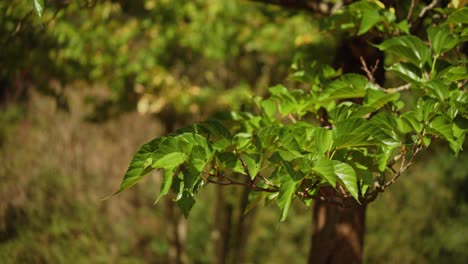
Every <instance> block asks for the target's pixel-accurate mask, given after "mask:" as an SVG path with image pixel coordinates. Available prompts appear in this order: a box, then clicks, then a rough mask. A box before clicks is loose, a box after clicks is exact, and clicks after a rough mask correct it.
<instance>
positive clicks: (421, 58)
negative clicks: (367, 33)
mask: <svg viewBox="0 0 468 264" xmlns="http://www.w3.org/2000/svg"><path fill="white" fill-rule="evenodd" d="M375 46H376V47H377V48H379V49H380V50H383V51H388V52H390V53H393V54H395V55H397V56H400V57H403V58H406V59H408V60H409V61H410V62H411V63H413V64H414V65H416V66H418V67H421V68H422V67H423V65H424V64H425V63H426V62H428V60H429V58H430V55H431V51H430V50H429V48H428V47H427V46H426V45H425V44H424V42H423V41H422V40H421V39H419V38H417V37H415V36H400V37H394V38H391V39H387V40H385V41H384V42H382V43H381V44H379V45H375Z"/></svg>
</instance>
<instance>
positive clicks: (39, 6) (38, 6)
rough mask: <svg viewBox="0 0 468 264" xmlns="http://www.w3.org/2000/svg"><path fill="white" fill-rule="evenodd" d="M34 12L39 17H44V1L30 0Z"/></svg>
mask: <svg viewBox="0 0 468 264" xmlns="http://www.w3.org/2000/svg"><path fill="white" fill-rule="evenodd" d="M29 2H30V4H31V5H32V7H33V9H34V11H35V12H36V14H37V15H38V16H39V17H42V12H43V11H44V0H29Z"/></svg>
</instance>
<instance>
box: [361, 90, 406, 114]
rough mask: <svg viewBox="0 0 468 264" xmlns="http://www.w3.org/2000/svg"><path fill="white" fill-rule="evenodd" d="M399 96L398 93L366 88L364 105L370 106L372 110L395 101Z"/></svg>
mask: <svg viewBox="0 0 468 264" xmlns="http://www.w3.org/2000/svg"><path fill="white" fill-rule="evenodd" d="M399 98H400V94H399V93H385V92H384V91H381V90H371V89H369V90H367V91H366V97H365V98H364V105H365V106H368V107H370V108H372V109H373V110H374V111H375V110H378V109H380V108H382V107H383V106H384V105H386V104H388V103H390V102H395V101H396V100H398V99H399Z"/></svg>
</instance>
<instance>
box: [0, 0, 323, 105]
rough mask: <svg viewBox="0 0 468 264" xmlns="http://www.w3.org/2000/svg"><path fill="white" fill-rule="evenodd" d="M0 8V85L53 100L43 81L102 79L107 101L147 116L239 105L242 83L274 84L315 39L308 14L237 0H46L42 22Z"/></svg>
mask: <svg viewBox="0 0 468 264" xmlns="http://www.w3.org/2000/svg"><path fill="white" fill-rule="evenodd" d="M0 10H4V12H2V13H1V14H0V21H1V22H2V23H1V24H2V26H0V27H1V28H0V32H1V34H0V35H1V36H2V42H3V43H4V44H5V48H4V49H3V51H2V57H1V60H2V61H5V62H6V63H8V64H7V65H4V66H5V67H3V68H2V70H1V71H0V79H2V80H3V82H4V83H7V84H11V83H13V81H14V77H15V76H18V75H20V76H21V79H22V81H23V82H24V81H25V80H28V79H29V80H31V82H34V84H35V85H38V86H41V87H42V88H43V90H45V91H49V93H52V94H54V93H55V94H60V91H58V92H57V91H50V87H49V86H50V85H49V80H50V79H51V78H55V79H58V80H60V83H61V84H62V86H64V85H65V84H68V83H70V82H73V81H78V80H86V81H88V82H91V83H102V84H105V85H106V86H109V87H110V88H111V89H112V90H113V91H114V93H113V95H114V98H113V102H119V101H120V102H122V103H123V104H128V103H132V102H133V104H135V103H137V102H138V109H139V111H141V112H149V113H158V112H160V111H162V109H163V108H165V107H166V108H170V109H175V110H176V111H177V112H178V113H182V114H183V113H190V114H200V113H210V112H212V111H215V110H217V108H223V107H226V106H230V107H236V106H237V107H238V106H239V105H240V104H241V103H242V102H243V101H244V100H245V99H247V98H248V97H249V96H250V95H251V90H250V89H249V87H254V88H256V89H254V91H256V92H257V93H262V92H264V91H262V90H261V89H265V87H267V86H268V85H270V84H271V83H276V82H279V81H282V80H283V79H284V77H285V76H286V73H287V71H288V68H289V65H290V63H291V59H292V57H293V56H292V54H293V53H294V51H295V50H299V49H300V48H301V47H302V46H304V45H306V44H310V43H311V42H312V41H313V40H314V35H313V34H312V31H313V29H314V26H313V22H312V21H311V19H310V18H309V17H308V16H304V15H298V14H297V12H289V11H284V10H280V9H279V8H274V7H269V6H265V5H258V4H252V3H245V2H241V1H225V0H221V1H165V0H145V1H131V2H126V1H97V2H95V3H94V5H93V6H92V7H89V8H85V7H84V6H83V4H82V3H81V4H80V2H79V1H71V2H69V1H48V2H47V3H46V8H45V9H44V13H43V15H42V17H41V18H39V17H37V16H33V15H32V14H33V13H32V10H31V8H30V6H29V4H28V3H27V1H9V2H2V3H0ZM24 51H28V52H24ZM13 58H15V59H13ZM25 77H27V78H25ZM228 88H236V89H229V90H228V92H226V89H228ZM212 98H217V100H215V101H213V100H212ZM233 102H235V103H234V104H233Z"/></svg>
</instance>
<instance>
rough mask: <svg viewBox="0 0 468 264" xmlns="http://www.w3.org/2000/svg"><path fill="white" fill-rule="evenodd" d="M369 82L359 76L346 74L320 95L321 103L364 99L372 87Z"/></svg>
mask: <svg viewBox="0 0 468 264" xmlns="http://www.w3.org/2000/svg"><path fill="white" fill-rule="evenodd" d="M370 85H371V84H370V83H369V81H368V80H367V79H366V78H365V77H364V76H362V75H359V74H346V75H343V76H341V77H340V78H339V79H338V80H335V81H333V82H332V83H330V85H329V86H328V87H327V88H326V89H325V91H324V92H323V93H322V94H320V97H319V100H320V101H331V100H336V99H346V98H360V97H364V95H365V91H366V89H367V88H369V87H370Z"/></svg>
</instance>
